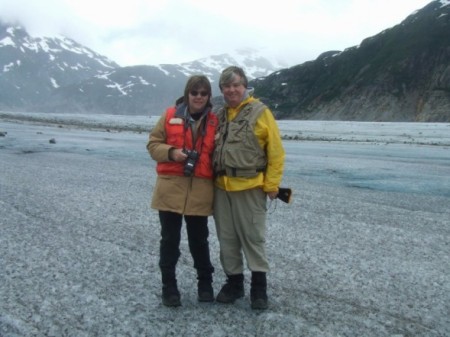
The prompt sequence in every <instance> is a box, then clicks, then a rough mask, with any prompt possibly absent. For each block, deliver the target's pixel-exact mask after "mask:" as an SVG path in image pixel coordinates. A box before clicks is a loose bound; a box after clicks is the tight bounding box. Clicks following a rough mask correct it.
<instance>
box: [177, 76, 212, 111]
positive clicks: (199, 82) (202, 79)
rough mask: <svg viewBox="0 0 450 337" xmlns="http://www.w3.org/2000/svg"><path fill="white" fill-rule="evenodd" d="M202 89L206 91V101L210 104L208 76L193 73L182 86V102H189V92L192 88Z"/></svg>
mask: <svg viewBox="0 0 450 337" xmlns="http://www.w3.org/2000/svg"><path fill="white" fill-rule="evenodd" d="M200 89H204V90H206V91H207V92H208V103H207V105H209V106H211V82H209V80H208V77H206V76H204V75H193V76H191V77H189V79H188V81H187V82H186V86H185V87H184V96H183V97H184V99H183V100H184V103H185V104H189V93H190V92H191V91H192V90H197V91H198V90H200Z"/></svg>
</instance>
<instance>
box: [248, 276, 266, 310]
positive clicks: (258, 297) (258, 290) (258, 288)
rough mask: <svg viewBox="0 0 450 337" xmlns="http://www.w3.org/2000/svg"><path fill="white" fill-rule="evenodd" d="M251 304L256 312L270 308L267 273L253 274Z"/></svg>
mask: <svg viewBox="0 0 450 337" xmlns="http://www.w3.org/2000/svg"><path fill="white" fill-rule="evenodd" d="M250 302H251V307H252V309H255V310H266V309H267V308H268V307H269V304H268V299H267V278H266V273H264V272H252V283H251V289H250Z"/></svg>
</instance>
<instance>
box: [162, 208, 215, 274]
mask: <svg viewBox="0 0 450 337" xmlns="http://www.w3.org/2000/svg"><path fill="white" fill-rule="evenodd" d="M159 220H160V222H161V241H160V254H159V267H160V268H161V271H162V273H163V282H164V278H166V279H168V278H169V279H172V278H173V279H175V267H176V264H177V262H178V258H179V257H180V239H181V225H182V221H183V215H181V214H178V213H173V212H167V211H159ZM184 220H185V222H186V230H187V237H188V243H189V250H190V252H191V255H192V258H193V260H194V268H195V269H197V274H198V278H199V279H208V278H211V274H212V273H213V272H214V268H213V266H212V264H211V259H210V255H209V242H208V236H209V230H208V217H206V216H194V215H185V216H184Z"/></svg>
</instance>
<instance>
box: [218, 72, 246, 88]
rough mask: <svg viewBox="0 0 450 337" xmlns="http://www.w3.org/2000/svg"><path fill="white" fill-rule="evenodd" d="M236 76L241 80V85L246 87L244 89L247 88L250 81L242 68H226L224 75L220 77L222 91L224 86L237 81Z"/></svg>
mask: <svg viewBox="0 0 450 337" xmlns="http://www.w3.org/2000/svg"><path fill="white" fill-rule="evenodd" d="M236 76H239V77H240V78H241V83H242V84H243V85H244V87H246V88H247V86H248V80H247V76H245V72H244V70H243V69H242V68H239V67H236V66H231V67H228V68H225V69H224V70H223V71H222V74H221V75H220V79H219V88H220V90H222V87H223V86H224V85H227V84H230V83H231V82H233V81H235V80H236Z"/></svg>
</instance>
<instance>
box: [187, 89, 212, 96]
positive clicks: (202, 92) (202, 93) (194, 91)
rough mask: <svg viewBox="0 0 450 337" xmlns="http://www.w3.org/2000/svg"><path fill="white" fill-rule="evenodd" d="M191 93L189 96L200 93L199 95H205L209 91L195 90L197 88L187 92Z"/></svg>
mask: <svg viewBox="0 0 450 337" xmlns="http://www.w3.org/2000/svg"><path fill="white" fill-rule="evenodd" d="M189 93H190V94H191V96H194V97H195V96H198V95H199V94H200V96H202V97H205V96H208V95H209V93H208V92H207V91H197V90H192V91H191V92H189Z"/></svg>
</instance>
